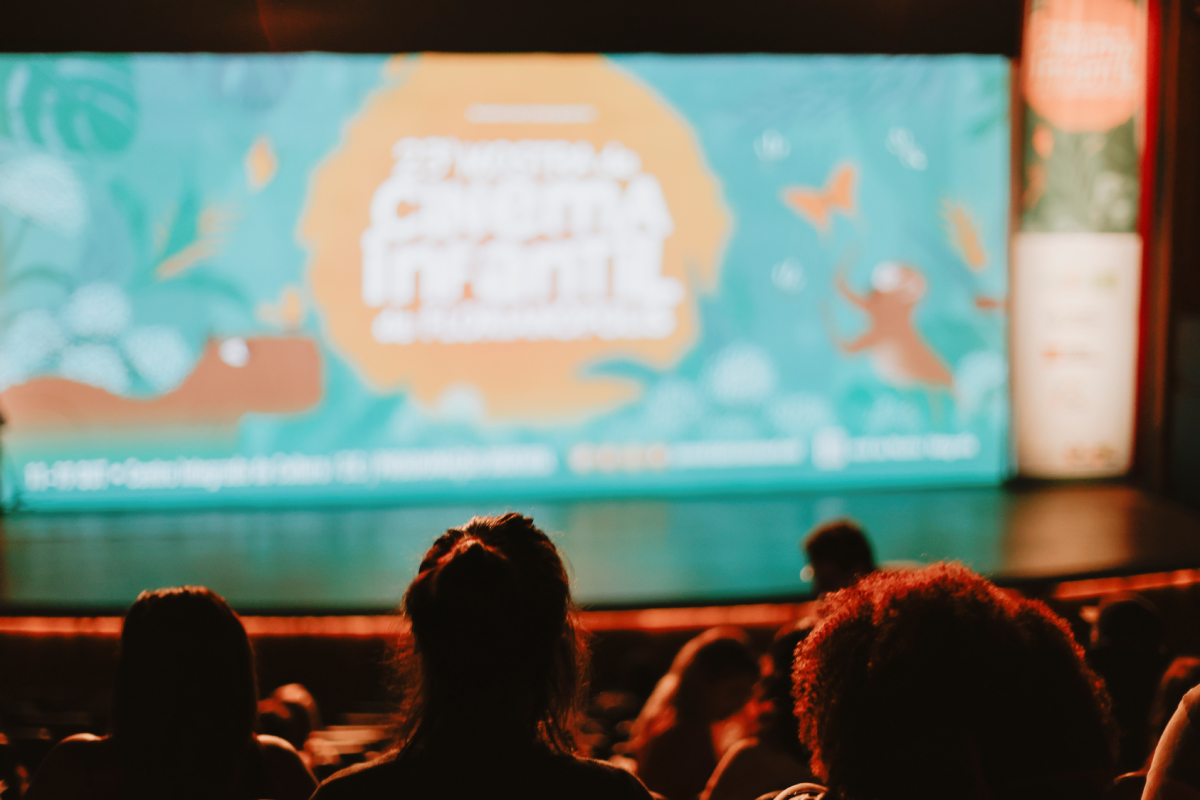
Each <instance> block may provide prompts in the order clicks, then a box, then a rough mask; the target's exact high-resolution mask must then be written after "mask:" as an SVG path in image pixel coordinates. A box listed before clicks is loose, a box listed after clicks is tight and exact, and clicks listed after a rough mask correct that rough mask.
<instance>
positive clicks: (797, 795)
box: [758, 783, 836, 800]
mask: <svg viewBox="0 0 1200 800" xmlns="http://www.w3.org/2000/svg"><path fill="white" fill-rule="evenodd" d="M758 800H836V798H834V797H833V795H831V794H829V793H828V791H827V790H826V789H825V787H824V786H818V785H817V784H815V783H800V784H797V785H796V786H793V787H791V788H790V789H784V790H783V791H782V792H780V793H779V794H777V795H773V794H765V795H763V796H762V797H760V798H758Z"/></svg>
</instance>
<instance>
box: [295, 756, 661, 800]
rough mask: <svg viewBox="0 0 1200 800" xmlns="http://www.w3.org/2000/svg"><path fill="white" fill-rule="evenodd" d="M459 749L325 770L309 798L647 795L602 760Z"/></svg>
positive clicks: (605, 799)
mask: <svg viewBox="0 0 1200 800" xmlns="http://www.w3.org/2000/svg"><path fill="white" fill-rule="evenodd" d="M484 761H487V759H484V760H483V761H480V760H476V759H472V758H471V757H470V756H469V755H466V754H463V756H462V757H461V759H460V761H459V762H458V763H455V764H432V763H423V762H421V761H418V760H413V761H412V762H410V761H409V760H405V761H401V760H398V759H397V758H396V754H395V753H390V754H388V755H385V756H382V757H381V758H379V759H377V760H375V761H372V762H370V763H368V764H356V765H354V766H352V767H350V768H348V769H344V770H342V771H341V772H338V773H337V774H335V775H333V776H331V777H330V778H328V779H327V780H326V781H325V782H324V783H322V784H321V787H320V788H319V789H317V793H316V794H315V795H313V800H349V799H350V798H355V800H374V798H385V797H386V798H389V800H391V799H392V798H400V799H403V798H413V799H414V800H417V799H418V798H426V797H428V798H435V797H436V798H437V799H438V800H457V798H460V797H461V798H464V799H465V798H471V800H477V798H479V797H482V796H486V797H488V798H498V799H501V800H507V798H513V800H518V798H519V800H559V798H571V800H650V797H651V795H650V792H648V791H647V790H646V787H645V786H643V785H642V782H641V781H639V780H638V779H637V778H636V777H634V776H633V775H631V774H630V773H628V772H626V771H625V770H623V769H620V768H618V767H615V766H613V765H612V764H607V763H604V762H602V761H594V760H591V759H581V758H573V757H571V756H563V755H549V754H546V755H544V756H543V755H538V756H534V757H523V758H516V759H506V760H503V761H498V762H496V763H491V764H487V763H484Z"/></svg>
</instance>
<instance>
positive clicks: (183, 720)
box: [26, 586, 316, 800]
mask: <svg viewBox="0 0 1200 800" xmlns="http://www.w3.org/2000/svg"><path fill="white" fill-rule="evenodd" d="M257 701H258V690H257V688H256V685H255V676H254V656H253V652H252V650H251V647H250V639H249V638H248V637H247V636H246V629H245V628H244V627H242V623H241V620H239V619H238V617H237V615H236V614H234V613H233V611H232V610H231V609H230V608H229V606H228V605H226V603H225V601H224V600H222V599H221V597H220V596H218V595H217V594H215V593H214V592H211V591H209V590H208V589H205V588H202V587H192V586H185V587H182V588H178V589H160V590H158V591H155V592H142V594H141V595H139V596H138V598H137V601H136V602H134V604H133V606H131V607H130V609H129V612H128V613H127V614H126V615H125V624H124V627H123V628H122V631H121V654H120V661H119V662H118V666H117V681H116V688H115V691H114V697H113V709H112V734H111V735H110V736H107V737H105V738H97V737H95V736H91V735H87V734H83V735H79V736H73V737H70V738H68V739H66V740H64V741H63V742H61V743H60V744H59V745H58V746H57V747H55V748H54V750H52V751H51V752H50V754H49V755H48V756H47V757H46V759H45V761H44V762H43V763H42V765H41V767H40V769H39V770H38V772H37V774H36V775H35V776H34V779H33V782H32V783H31V784H30V787H29V791H28V793H27V794H26V797H27V798H29V799H30V800H55V799H57V798H64V800H65V799H67V798H70V799H71V800H76V799H77V798H94V800H108V799H109V798H113V799H114V800H116V798H120V799H121V800H126V799H127V798H129V799H132V800H142V798H147V799H148V798H168V797H169V798H181V799H182V800H193V799H194V800H210V799H211V800H217V799H218V798H220V800H227V799H232V800H243V799H244V800H260V799H261V798H276V799H277V800H304V798H307V797H308V796H309V795H311V794H312V792H313V789H314V788H316V781H315V780H313V777H312V775H311V773H309V772H308V770H307V769H306V768H305V766H304V764H303V763H302V762H301V760H300V757H299V756H298V755H297V754H296V751H295V750H294V749H293V748H292V746H291V745H289V744H288V743H287V742H285V741H283V740H282V739H278V738H276V737H273V736H255V735H254V726H255V717H256V715H257V710H258V705H257Z"/></svg>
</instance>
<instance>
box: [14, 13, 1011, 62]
mask: <svg viewBox="0 0 1200 800" xmlns="http://www.w3.org/2000/svg"><path fill="white" fill-rule="evenodd" d="M1022 9H1023V3H1022V2H1021V0H970V1H969V2H963V0H765V1H763V2H757V3H733V2H727V0H721V1H720V2H717V1H715V0H609V1H608V2H605V3H597V2H560V1H558V0H519V2H485V1H484V0H407V2H397V1H396V0H344V1H343V2H334V1H333V0H286V2H285V1H284V0H258V2H255V0H175V1H174V2H164V1H163V0H112V1H111V2H95V0H15V1H14V0H10V2H9V3H6V4H5V7H4V12H3V14H2V15H0V16H2V21H0V51H12V52H37V51H71V50H91V51H116V52H121V51H217V52H235V51H253V50H334V51H345V52H381V53H397V52H401V53H402V52H412V51H418V50H443V51H462V52H490V51H496V52H519V51H549V52H640V51H660V52H814V53H960V52H965V53H1002V54H1007V55H1013V54H1015V53H1016V52H1017V49H1018V47H1019V41H1020V27H1021V13H1022Z"/></svg>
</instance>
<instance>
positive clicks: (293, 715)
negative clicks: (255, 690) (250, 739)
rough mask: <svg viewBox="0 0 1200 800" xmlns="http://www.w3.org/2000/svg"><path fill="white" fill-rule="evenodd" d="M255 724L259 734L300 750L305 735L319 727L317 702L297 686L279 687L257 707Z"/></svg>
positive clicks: (301, 687)
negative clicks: (256, 722)
mask: <svg viewBox="0 0 1200 800" xmlns="http://www.w3.org/2000/svg"><path fill="white" fill-rule="evenodd" d="M258 724H259V728H260V730H261V731H262V732H263V733H266V734H269V735H271V736H278V737H279V738H280V739H283V740H285V741H286V742H287V743H288V744H290V745H291V746H292V747H294V748H296V749H297V750H303V749H304V744H305V742H307V741H308V735H309V734H310V733H312V732H313V731H315V730H318V729H319V728H320V727H321V714H320V712H319V711H318V710H317V701H316V700H314V699H313V696H312V695H311V694H310V693H309V691H308V689H305V688H304V686H303V685H301V684H299V683H289V684H285V685H284V686H280V687H279V688H278V689H276V690H275V691H274V692H272V693H271V696H270V697H268V698H266V699H265V700H261V701H259V704H258Z"/></svg>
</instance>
